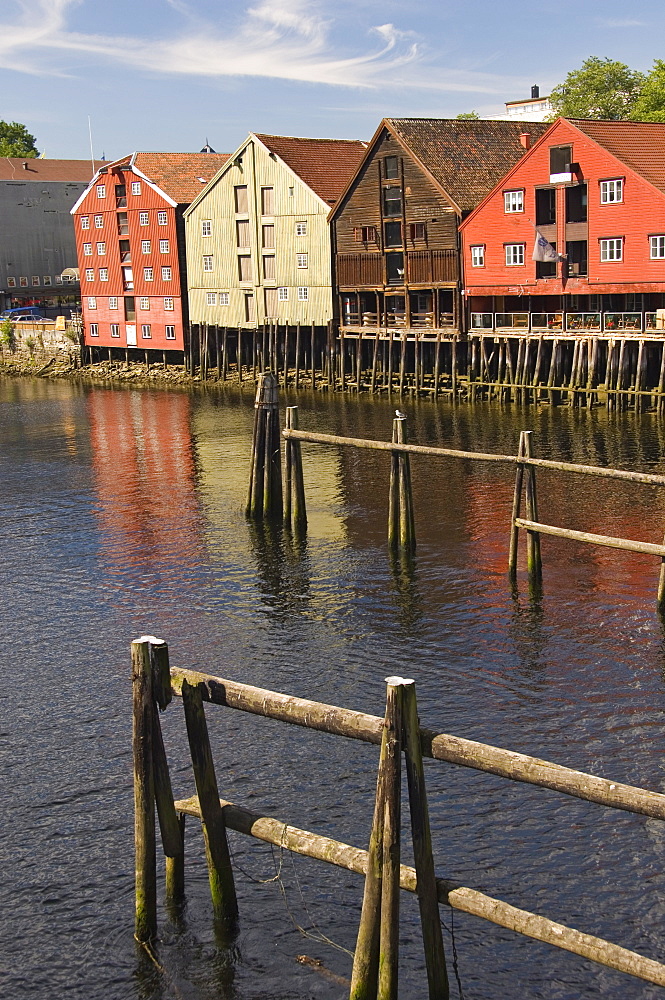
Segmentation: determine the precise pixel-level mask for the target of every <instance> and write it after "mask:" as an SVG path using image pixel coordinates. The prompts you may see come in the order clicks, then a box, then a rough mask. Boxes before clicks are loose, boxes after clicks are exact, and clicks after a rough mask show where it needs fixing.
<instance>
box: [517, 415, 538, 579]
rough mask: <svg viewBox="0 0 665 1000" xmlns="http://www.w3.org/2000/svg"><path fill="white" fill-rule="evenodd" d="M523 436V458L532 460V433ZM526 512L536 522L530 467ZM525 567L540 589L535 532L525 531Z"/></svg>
mask: <svg viewBox="0 0 665 1000" xmlns="http://www.w3.org/2000/svg"><path fill="white" fill-rule="evenodd" d="M522 434H523V435H524V457H525V458H532V457H533V456H532V454H531V436H532V434H533V431H522ZM525 501H526V504H525V506H526V512H527V515H526V516H527V518H528V519H529V520H530V521H537V520H538V499H537V493H536V470H535V468H534V467H533V466H532V465H527V467H526V494H525ZM526 565H527V571H528V574H529V581H530V582H531V584H532V585H533V586H535V587H540V585H541V583H542V579H543V563H542V558H541V554H540V535H539V533H538V532H537V531H527V535H526Z"/></svg>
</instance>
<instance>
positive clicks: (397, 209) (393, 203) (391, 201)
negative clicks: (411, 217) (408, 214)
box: [383, 187, 402, 218]
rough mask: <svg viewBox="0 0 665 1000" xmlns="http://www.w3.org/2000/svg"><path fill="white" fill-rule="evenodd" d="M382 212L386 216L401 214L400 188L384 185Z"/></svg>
mask: <svg viewBox="0 0 665 1000" xmlns="http://www.w3.org/2000/svg"><path fill="white" fill-rule="evenodd" d="M383 214H384V215H385V216H387V217H388V218H393V217H394V216H396V215H401V214H402V189H401V188H399V187H385V188H384V189H383Z"/></svg>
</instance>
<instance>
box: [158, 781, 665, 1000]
mask: <svg viewBox="0 0 665 1000" xmlns="http://www.w3.org/2000/svg"><path fill="white" fill-rule="evenodd" d="M220 804H221V806H222V810H223V815H224V823H225V825H226V826H227V827H228V828H229V829H231V830H235V831H237V832H238V833H243V834H246V835H247V836H250V837H255V838H256V839H257V840H262V841H264V842H265V843H267V844H273V845H274V846H275V847H280V848H284V849H286V850H288V851H292V852H293V853H295V854H301V855H303V856H304V857H307V858H315V859H317V860H319V861H327V862H328V863H329V864H332V865H336V866H337V867H339V868H345V869H346V870H347V871H352V872H357V874H359V875H366V873H367V853H368V852H367V851H364V850H362V849H361V848H359V847H351V846H350V845H349V844H343V843H341V842H340V841H337V840H332V839H331V838H330V837H322V836H320V835H319V834H316V833H310V832H309V831H308V830H301V829H299V828H298V827H295V826H289V825H288V824H286V823H282V822H281V821H280V820H277V819H273V818H271V817H269V816H261V815H260V814H258V813H253V812H250V811H249V810H248V809H243V808H242V807H241V806H236V805H234V804H233V803H232V802H226V801H224V800H223V799H222V800H220ZM175 808H176V810H177V811H178V812H180V813H185V814H186V815H188V816H196V817H198V818H200V817H201V808H200V806H199V802H198V799H197V797H196V796H194V797H192V798H191V799H182V800H180V801H178V802H176V803H175ZM436 884H437V895H438V898H439V902H440V903H445V904H447V905H448V906H451V907H452V908H453V909H455V910H462V911H463V912H464V913H470V914H472V915H473V916H476V917H481V918H482V919H484V920H488V921H490V922H491V923H493V924H497V925H498V926H499V927H506V928H508V929H509V930H512V931H515V932H516V933H518V934H523V935H525V936H527V937H531V938H534V939H535V940H536V941H543V942H545V943H546V944H551V945H554V947H556V948H562V949H564V950H565V951H569V952H572V953H573V954H574V955H580V956H581V957H582V958H587V959H590V960H591V961H592V962H597V963H598V964H600V965H605V966H608V967H609V968H610V969H616V970H617V971H619V972H625V973H627V974H628V975H630V976H636V977H637V978H638V979H644V980H646V981H647V982H649V983H655V984H656V985H658V986H665V965H662V964H661V963H660V962H656V961H654V960H653V959H651V958H645V957H644V956H643V955H639V954H638V953H637V952H634V951H629V950H628V949H627V948H621V947H620V946H619V945H616V944H612V943H611V942H610V941H605V940H604V939H603V938H598V937H594V936H593V935H592V934H584V933H583V932H582V931H578V930H575V929H574V928H572V927H566V926H565V924H559V923H555V922H554V921H553V920H549V919H548V918H547V917H541V916H539V915H538V914H536V913H530V912H529V911H528V910H520V909H518V908H517V907H515V906H511V905H510V904H509V903H504V902H503V900H500V899H494V898H492V897H491V896H486V895H485V894H484V893H482V892H478V891H477V890H476V889H468V888H465V887H464V886H461V885H459V883H457V882H452V881H450V880H448V879H437V880H436ZM400 885H401V887H402V889H406V890H407V891H408V892H415V891H416V870H415V868H411V867H409V866H407V865H400Z"/></svg>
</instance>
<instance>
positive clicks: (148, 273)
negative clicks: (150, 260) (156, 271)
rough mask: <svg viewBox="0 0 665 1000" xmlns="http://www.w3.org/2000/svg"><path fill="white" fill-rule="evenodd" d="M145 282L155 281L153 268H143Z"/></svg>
mask: <svg viewBox="0 0 665 1000" xmlns="http://www.w3.org/2000/svg"><path fill="white" fill-rule="evenodd" d="M143 280H144V281H153V280H154V275H153V270H152V268H151V267H144V268H143Z"/></svg>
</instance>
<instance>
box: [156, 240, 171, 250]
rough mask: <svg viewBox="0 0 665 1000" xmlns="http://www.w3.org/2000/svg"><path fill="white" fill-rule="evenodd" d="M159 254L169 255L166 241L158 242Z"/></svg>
mask: <svg viewBox="0 0 665 1000" xmlns="http://www.w3.org/2000/svg"><path fill="white" fill-rule="evenodd" d="M159 252H160V253H171V246H170V244H169V241H168V240H160V241H159Z"/></svg>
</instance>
